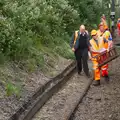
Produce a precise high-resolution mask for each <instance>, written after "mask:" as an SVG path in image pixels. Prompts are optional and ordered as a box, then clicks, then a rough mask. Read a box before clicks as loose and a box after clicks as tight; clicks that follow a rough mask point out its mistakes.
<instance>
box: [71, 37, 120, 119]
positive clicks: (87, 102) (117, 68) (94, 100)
mask: <svg viewBox="0 0 120 120" xmlns="http://www.w3.org/2000/svg"><path fill="white" fill-rule="evenodd" d="M117 40H119V39H118V38H117ZM109 72H110V82H109V83H108V84H107V83H105V81H104V80H103V79H102V80H101V85H100V86H99V87H94V86H91V88H90V90H89V92H88V93H87V95H86V97H85V98H84V99H83V101H82V103H81V104H79V106H78V109H77V111H76V112H75V115H74V117H73V120H120V57H119V58H117V59H116V60H114V61H112V62H111V63H110V64H109Z"/></svg>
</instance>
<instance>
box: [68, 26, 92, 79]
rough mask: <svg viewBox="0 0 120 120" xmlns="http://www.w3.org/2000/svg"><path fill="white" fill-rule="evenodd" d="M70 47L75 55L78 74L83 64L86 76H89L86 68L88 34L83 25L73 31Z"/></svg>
mask: <svg viewBox="0 0 120 120" xmlns="http://www.w3.org/2000/svg"><path fill="white" fill-rule="evenodd" d="M70 47H71V48H72V51H73V52H74V54H75V57H76V61H77V70H78V74H81V72H82V66H83V70H84V72H85V74H86V76H87V77H90V74H89V68H88V48H89V34H88V32H87V31H86V30H85V26H84V25H81V26H80V29H79V30H78V31H75V32H74V33H73V35H72V39H71V43H70Z"/></svg>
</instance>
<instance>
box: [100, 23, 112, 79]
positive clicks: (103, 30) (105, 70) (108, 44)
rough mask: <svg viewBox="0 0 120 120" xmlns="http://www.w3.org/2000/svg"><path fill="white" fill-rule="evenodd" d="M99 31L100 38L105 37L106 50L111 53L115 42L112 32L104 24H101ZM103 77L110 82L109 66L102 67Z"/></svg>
mask: <svg viewBox="0 0 120 120" xmlns="http://www.w3.org/2000/svg"><path fill="white" fill-rule="evenodd" d="M99 31H100V32H101V35H100V36H99V37H103V39H104V40H106V42H105V44H104V48H105V49H106V50H107V51H109V50H110V48H112V47H113V40H112V35H111V33H110V31H109V30H108V27H106V28H105V26H104V23H100V24H99ZM101 69H102V76H103V77H104V78H105V80H106V81H109V76H108V64H106V65H104V66H102V68H101Z"/></svg>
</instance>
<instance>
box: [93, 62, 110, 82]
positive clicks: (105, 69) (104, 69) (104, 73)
mask: <svg viewBox="0 0 120 120" xmlns="http://www.w3.org/2000/svg"><path fill="white" fill-rule="evenodd" d="M92 62H93V70H94V80H100V70H101V71H102V76H103V77H104V76H108V64H106V65H104V66H102V67H101V68H98V62H97V60H92Z"/></svg>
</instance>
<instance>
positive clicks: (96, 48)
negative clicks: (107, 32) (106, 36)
mask: <svg viewBox="0 0 120 120" xmlns="http://www.w3.org/2000/svg"><path fill="white" fill-rule="evenodd" d="M90 44H91V50H90V51H91V54H92V57H94V56H96V55H98V54H99V52H100V50H101V49H102V48H104V44H105V43H104V41H103V38H102V37H98V45H97V43H96V41H95V40H94V39H91V40H90Z"/></svg>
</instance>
